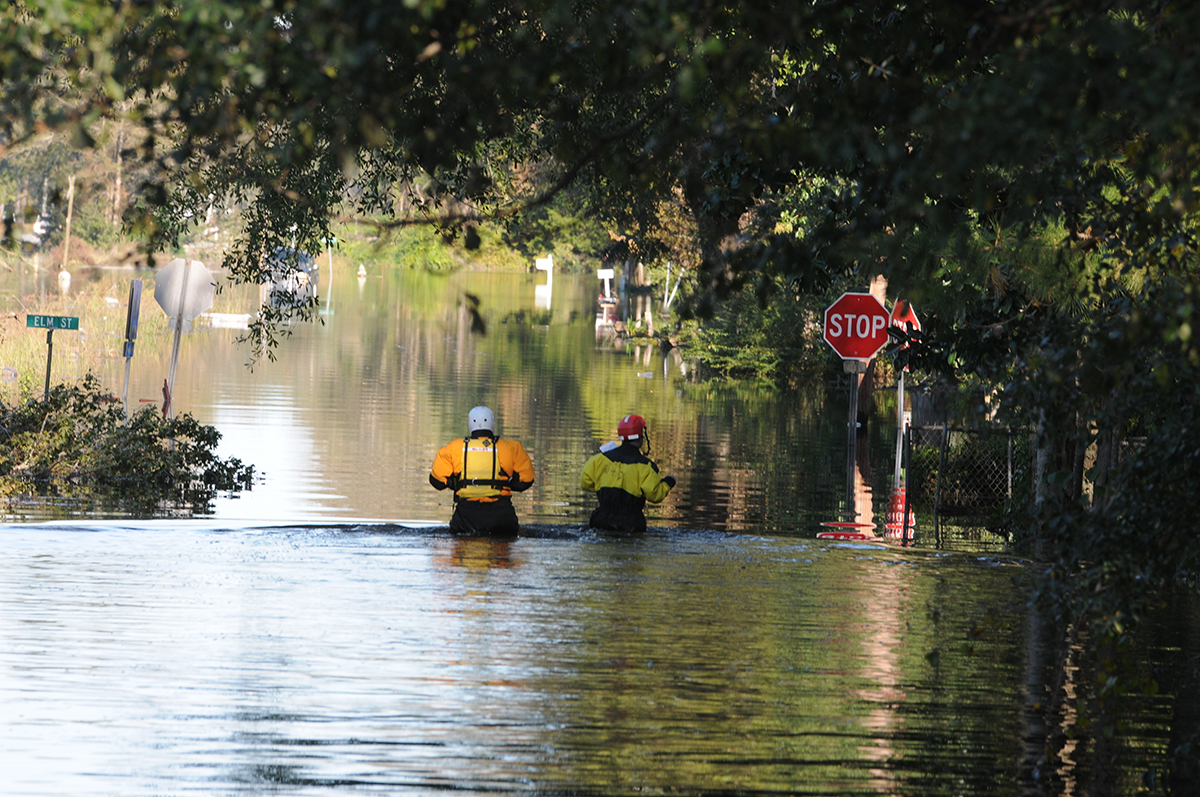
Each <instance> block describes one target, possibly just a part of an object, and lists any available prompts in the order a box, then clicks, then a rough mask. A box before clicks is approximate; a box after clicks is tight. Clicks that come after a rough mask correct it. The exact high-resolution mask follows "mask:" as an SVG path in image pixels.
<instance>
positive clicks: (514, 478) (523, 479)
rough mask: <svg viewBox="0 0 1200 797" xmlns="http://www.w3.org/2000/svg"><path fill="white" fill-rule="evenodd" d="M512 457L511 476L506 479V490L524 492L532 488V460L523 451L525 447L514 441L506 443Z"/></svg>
mask: <svg viewBox="0 0 1200 797" xmlns="http://www.w3.org/2000/svg"><path fill="white" fill-rule="evenodd" d="M508 444H509V448H510V454H511V455H512V463H511V465H512V474H511V475H510V476H509V477H508V484H507V485H506V486H507V487H508V489H510V490H512V491H513V492H518V493H520V492H524V491H525V490H528V489H529V488H530V487H532V486H533V478H534V476H533V460H531V459H530V458H529V454H528V453H527V452H526V451H525V446H523V445H521V444H520V443H519V442H518V441H516V440H509V441H508Z"/></svg>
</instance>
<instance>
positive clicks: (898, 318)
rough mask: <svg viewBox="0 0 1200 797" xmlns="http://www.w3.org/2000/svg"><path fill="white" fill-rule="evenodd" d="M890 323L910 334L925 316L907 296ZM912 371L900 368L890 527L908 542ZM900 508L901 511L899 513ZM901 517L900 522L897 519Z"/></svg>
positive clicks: (902, 346)
mask: <svg viewBox="0 0 1200 797" xmlns="http://www.w3.org/2000/svg"><path fill="white" fill-rule="evenodd" d="M890 325H891V326H893V327H896V328H898V329H900V330H901V331H902V332H904V333H905V334H906V335H908V334H912V333H913V332H920V331H921V319H919V318H917V313H916V311H915V310H913V306H912V304H910V303H909V302H908V301H907V300H906V299H897V300H896V303H895V304H894V305H892V313H891V318H890ZM907 347H908V344H907V343H902V344H901V348H907ZM907 370H908V366H905V367H903V368H901V369H900V371H899V373H898V374H897V375H896V467H895V469H894V470H893V471H892V473H893V476H892V499H891V502H890V507H889V512H888V515H889V518H888V521H889V522H888V530H889V531H892V532H894V531H896V529H895V528H892V527H893V526H895V525H897V524H898V525H899V526H900V528H899V531H900V539H901V540H902V541H903V542H904V543H905V544H907V543H908V529H909V525H910V524H909V509H908V492H907V490H908V485H907V483H906V484H904V485H901V484H900V473H901V471H902V470H903V469H904V468H903V462H904V450H905V445H904V441H905V436H906V435H907V430H908V418H907V417H906V416H905V412H904V372H905V371H907ZM897 511H898V513H897ZM897 517H898V518H899V520H898V521H897V520H896V518H897Z"/></svg>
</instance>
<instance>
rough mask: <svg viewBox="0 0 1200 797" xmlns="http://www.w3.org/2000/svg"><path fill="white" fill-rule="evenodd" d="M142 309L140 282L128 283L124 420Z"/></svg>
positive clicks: (127, 410) (122, 394) (127, 408)
mask: <svg viewBox="0 0 1200 797" xmlns="http://www.w3.org/2000/svg"><path fill="white" fill-rule="evenodd" d="M141 307H142V281H141V280H134V281H133V282H131V283H129V307H128V310H127V312H126V315H125V351H124V356H125V387H124V389H123V390H122V391H121V405H122V406H123V407H124V408H125V418H126V420H128V418H129V364H130V363H131V362H132V361H133V343H134V341H135V340H137V333H138V316H139V315H140V313H141Z"/></svg>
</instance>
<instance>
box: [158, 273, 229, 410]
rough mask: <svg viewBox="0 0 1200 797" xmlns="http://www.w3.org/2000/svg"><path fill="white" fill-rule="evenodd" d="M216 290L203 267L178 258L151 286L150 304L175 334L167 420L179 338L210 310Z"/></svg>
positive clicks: (168, 382)
mask: <svg viewBox="0 0 1200 797" xmlns="http://www.w3.org/2000/svg"><path fill="white" fill-rule="evenodd" d="M216 288H217V285H216V283H215V282H214V281H213V278H212V274H211V273H210V272H209V270H208V269H207V268H205V267H204V264H203V263H201V262H200V261H199V260H184V259H183V258H178V257H177V258H175V259H174V260H172V261H171V262H170V263H167V265H165V266H163V268H162V271H160V272H158V278H157V279H156V280H155V282H154V301H156V302H158V306H159V307H161V308H162V309H163V312H164V313H166V314H167V316H168V317H169V320H170V324H169V325H170V328H171V329H174V330H175V343H174V345H173V346H172V347H171V367H170V370H169V371H168V374H169V376H168V377H167V381H166V383H165V385H164V387H165V388H166V390H165V395H164V397H163V398H164V399H165V401H166V405H165V406H164V407H163V411H164V413H165V414H166V415H167V417H169V418H174V417H175V407H174V405H173V402H172V401H171V396H172V394H173V393H174V392H175V366H176V364H177V363H178V362H179V335H180V333H181V332H183V327H184V325H187V324H191V322H192V319H194V318H196V317H197V316H199V315H200V314H201V313H203V312H205V311H206V310H208V308H210V307H212V303H213V296H214V294H215V293H216Z"/></svg>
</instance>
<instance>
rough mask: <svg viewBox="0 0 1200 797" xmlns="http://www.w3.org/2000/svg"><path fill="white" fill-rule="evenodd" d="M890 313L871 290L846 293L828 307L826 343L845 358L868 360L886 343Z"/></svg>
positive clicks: (826, 311) (826, 312) (826, 313)
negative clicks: (868, 291) (869, 291)
mask: <svg viewBox="0 0 1200 797" xmlns="http://www.w3.org/2000/svg"><path fill="white" fill-rule="evenodd" d="M889 323H890V322H889V314H888V311H887V308H886V307H884V306H883V303H882V302H880V301H879V300H878V299H876V298H875V297H874V296H872V295H871V294H869V293H843V294H842V295H841V296H839V297H838V299H837V301H836V302H834V303H833V304H831V305H829V307H827V308H825V332H824V335H825V342H826V343H828V344H829V345H830V346H832V347H833V350H834V351H836V352H837V353H838V356H840V357H841V358H842V359H843V360H869V359H871V358H872V357H874V356H875V355H876V354H878V353H879V350H880V349H882V348H883V347H884V346H886V345H887V342H888V326H889Z"/></svg>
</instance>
